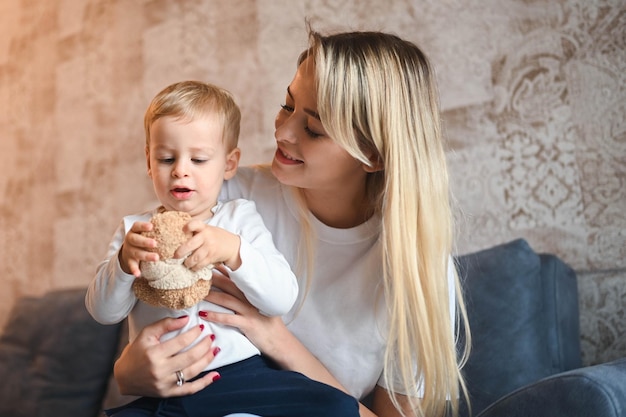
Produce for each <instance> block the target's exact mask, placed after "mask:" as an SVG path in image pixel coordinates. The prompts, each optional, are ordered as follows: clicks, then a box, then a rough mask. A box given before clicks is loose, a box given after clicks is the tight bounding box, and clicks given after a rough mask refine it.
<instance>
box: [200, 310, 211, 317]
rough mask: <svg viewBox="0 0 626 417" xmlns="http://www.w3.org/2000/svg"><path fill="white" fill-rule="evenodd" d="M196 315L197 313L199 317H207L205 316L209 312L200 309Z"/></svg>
mask: <svg viewBox="0 0 626 417" xmlns="http://www.w3.org/2000/svg"><path fill="white" fill-rule="evenodd" d="M198 315H199V316H200V317H207V316H208V315H209V313H207V312H206V311H200V312H199V313H198Z"/></svg>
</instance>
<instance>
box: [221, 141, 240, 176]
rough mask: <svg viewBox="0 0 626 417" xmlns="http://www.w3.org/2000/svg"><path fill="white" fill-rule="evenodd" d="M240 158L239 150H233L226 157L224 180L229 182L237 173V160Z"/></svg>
mask: <svg viewBox="0 0 626 417" xmlns="http://www.w3.org/2000/svg"><path fill="white" fill-rule="evenodd" d="M240 158H241V150H240V149H239V148H235V149H233V150H232V151H230V152H229V153H228V155H226V171H225V172H224V179H225V180H229V179H231V178H232V177H234V176H235V174H236V173H237V168H238V167H239V159H240Z"/></svg>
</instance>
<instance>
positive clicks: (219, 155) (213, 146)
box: [146, 115, 236, 220]
mask: <svg viewBox="0 0 626 417" xmlns="http://www.w3.org/2000/svg"><path fill="white" fill-rule="evenodd" d="M150 132H151V135H150V145H149V148H147V149H146V159H147V163H148V174H149V175H150V177H151V178H152V183H153V185H154V191H155V192H156V195H157V197H158V199H159V201H160V202H161V204H163V206H164V207H165V208H166V209H167V210H178V211H184V212H187V213H189V214H191V216H192V217H193V218H199V219H202V220H205V219H207V218H209V217H211V216H212V212H211V209H212V208H213V207H214V206H215V204H216V203H217V197H218V195H219V192H220V188H221V186H222V183H223V181H224V179H225V176H226V175H228V174H227V173H228V172H229V170H232V169H233V166H232V160H231V158H230V157H229V155H230V153H229V152H228V151H227V149H226V147H225V145H224V141H223V140H222V125H221V122H220V120H219V119H218V117H217V116H214V115H206V116H202V117H199V118H197V119H194V120H187V119H180V118H176V117H172V116H166V117H162V118H160V119H157V120H156V121H155V122H154V123H153V124H152V126H151V129H150ZM234 169H236V162H235V166H234Z"/></svg>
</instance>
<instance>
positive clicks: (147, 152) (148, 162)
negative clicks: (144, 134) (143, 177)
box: [146, 146, 152, 178]
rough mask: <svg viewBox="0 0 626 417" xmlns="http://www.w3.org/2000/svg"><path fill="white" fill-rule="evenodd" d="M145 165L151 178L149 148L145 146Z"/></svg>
mask: <svg viewBox="0 0 626 417" xmlns="http://www.w3.org/2000/svg"><path fill="white" fill-rule="evenodd" d="M146 165H147V167H148V176H149V177H150V178H152V170H151V169H150V148H149V147H148V146H146Z"/></svg>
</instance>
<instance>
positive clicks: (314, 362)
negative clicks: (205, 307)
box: [203, 274, 414, 417]
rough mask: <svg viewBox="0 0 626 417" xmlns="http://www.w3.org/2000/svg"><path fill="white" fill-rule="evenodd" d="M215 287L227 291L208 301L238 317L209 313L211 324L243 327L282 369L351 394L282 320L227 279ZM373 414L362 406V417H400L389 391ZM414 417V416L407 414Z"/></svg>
mask: <svg viewBox="0 0 626 417" xmlns="http://www.w3.org/2000/svg"><path fill="white" fill-rule="evenodd" d="M213 285H214V286H215V287H218V288H220V289H221V290H222V291H223V292H218V291H212V292H211V293H209V295H208V297H207V300H208V301H210V302H212V303H215V304H218V305H221V306H223V307H225V308H228V309H230V310H232V311H234V312H235V314H223V313H216V312H211V311H207V312H206V313H203V318H204V319H205V320H207V321H211V322H214V323H220V324H224V325H227V326H233V327H237V328H239V329H240V330H241V331H242V332H243V334H244V335H245V336H246V337H248V338H249V339H250V340H251V341H252V343H254V344H255V345H256V346H257V347H258V348H259V350H261V352H263V354H265V355H267V356H268V357H270V358H271V359H272V360H273V361H275V362H276V363H277V364H278V365H279V366H280V367H281V368H282V369H288V370H291V371H295V372H300V373H302V374H304V375H306V376H307V377H309V378H311V379H314V380H316V381H320V382H323V383H325V384H328V385H331V386H333V387H335V388H337V389H340V390H341V391H344V392H347V391H346V389H345V388H344V387H343V386H342V385H341V383H339V381H338V380H337V379H336V378H335V377H334V376H333V375H332V374H331V373H330V372H329V371H328V369H326V367H325V366H324V365H323V364H322V363H321V362H320V361H319V360H318V359H317V358H316V357H315V356H314V355H313V354H312V353H311V352H310V351H309V350H308V349H307V348H306V347H305V346H304V345H303V344H302V343H301V342H300V341H299V340H298V338H296V337H295V336H294V335H293V334H292V333H291V332H290V331H289V329H287V327H286V326H285V324H284V323H283V321H282V320H281V319H280V318H278V317H267V316H264V315H262V314H259V312H258V310H257V309H256V308H255V307H254V306H252V305H251V304H250V303H248V302H247V301H246V300H245V297H244V296H243V294H242V293H241V291H239V290H238V289H237V287H235V285H234V284H233V283H232V282H231V281H230V280H229V279H228V278H226V277H224V276H220V275H217V274H214V275H213ZM372 409H373V412H372V411H371V410H369V409H368V408H367V407H365V406H364V405H362V404H360V405H359V411H360V414H361V417H376V416H380V417H400V413H399V412H398V411H397V410H396V409H395V408H394V406H393V404H392V403H391V400H390V399H389V396H388V395H387V391H386V390H385V389H383V388H381V387H377V388H376V390H375V395H374V403H373V407H372ZM405 415H406V416H408V417H411V416H413V415H414V414H412V413H408V412H407V413H405Z"/></svg>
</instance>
